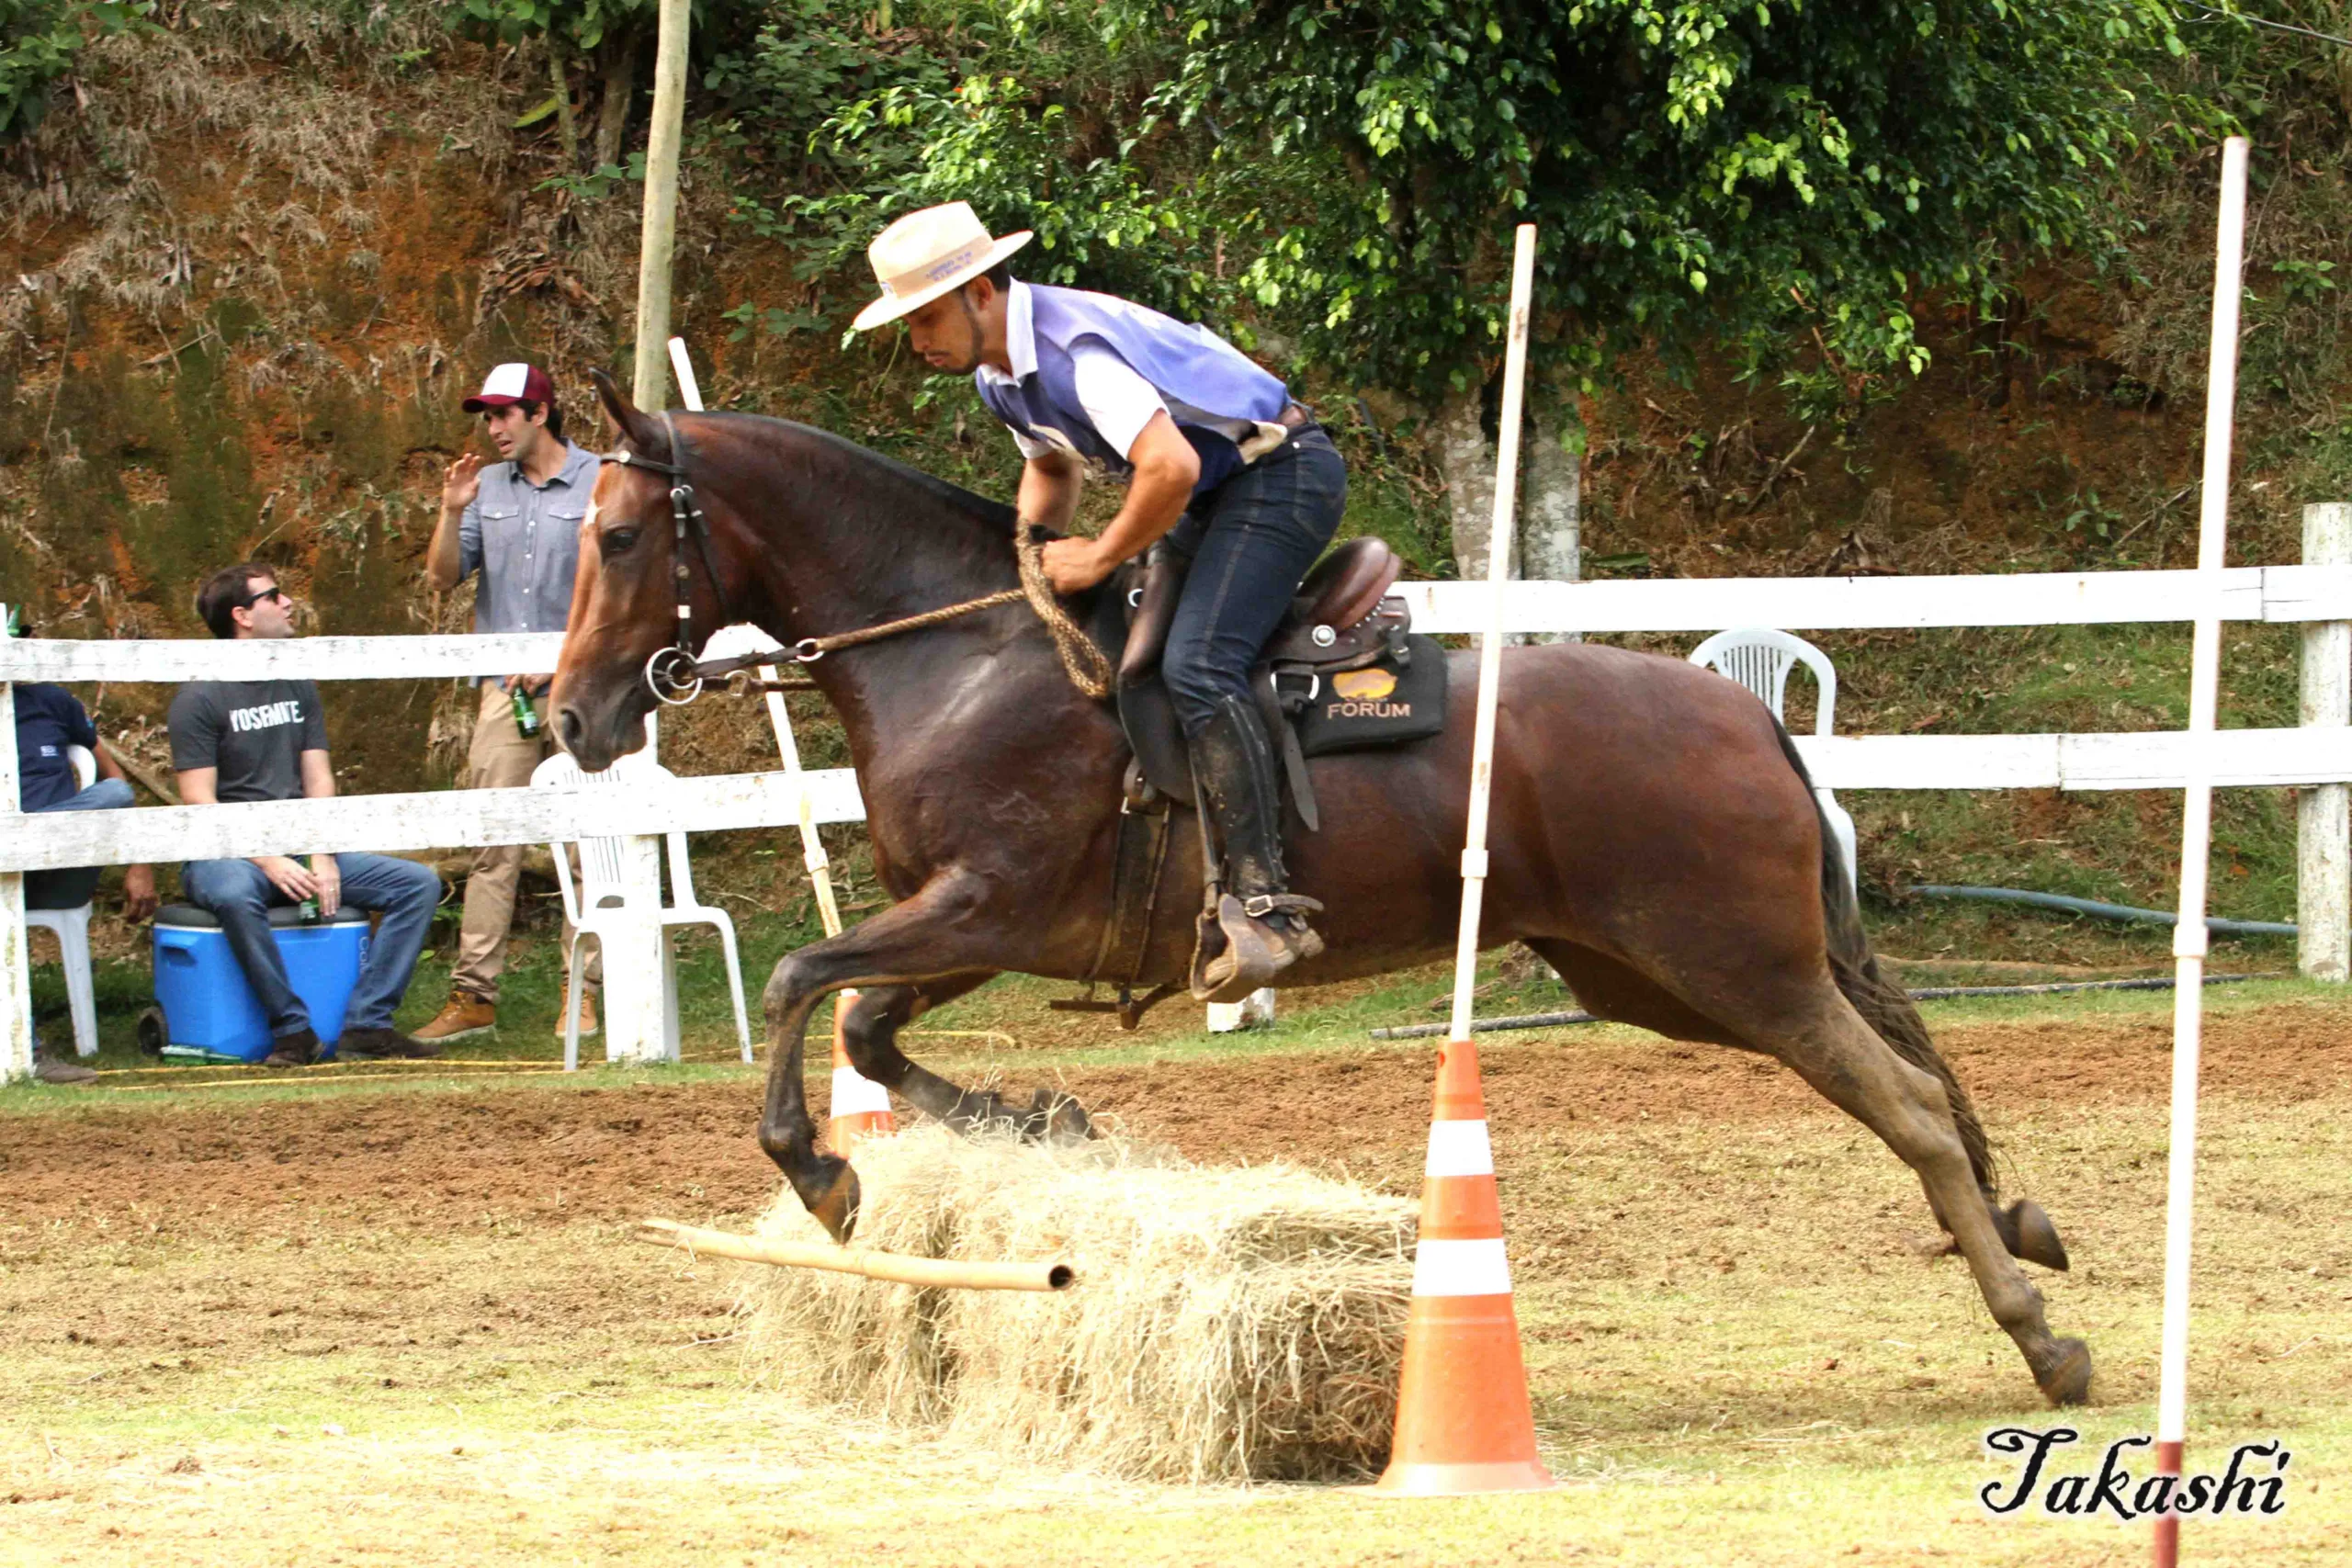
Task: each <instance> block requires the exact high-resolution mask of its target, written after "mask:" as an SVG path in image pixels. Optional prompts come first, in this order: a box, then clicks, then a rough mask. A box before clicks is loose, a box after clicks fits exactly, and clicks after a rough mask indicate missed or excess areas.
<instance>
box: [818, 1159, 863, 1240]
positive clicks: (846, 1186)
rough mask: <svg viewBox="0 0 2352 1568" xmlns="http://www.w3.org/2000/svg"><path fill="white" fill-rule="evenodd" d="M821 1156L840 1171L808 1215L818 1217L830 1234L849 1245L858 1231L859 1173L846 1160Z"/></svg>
mask: <svg viewBox="0 0 2352 1568" xmlns="http://www.w3.org/2000/svg"><path fill="white" fill-rule="evenodd" d="M818 1157H819V1158H820V1159H822V1160H823V1161H824V1162H825V1163H826V1164H827V1165H831V1166H834V1167H837V1169H836V1170H835V1172H834V1175H833V1179H832V1182H831V1185H830V1186H828V1187H827V1188H826V1189H825V1190H824V1191H823V1192H822V1193H821V1194H820V1195H819V1197H818V1199H817V1201H815V1202H813V1203H811V1204H809V1213H812V1214H814V1215H816V1216H817V1223H818V1224H820V1225H822V1226H824V1227H825V1234H826V1235H830V1236H831V1237H832V1238H833V1239H834V1240H835V1241H837V1242H840V1243H842V1245H843V1246H847V1245H848V1244H849V1238H850V1235H851V1233H852V1232H854V1231H855V1230H856V1229H857V1204H858V1189H857V1172H856V1171H854V1170H853V1169H851V1168H850V1164H849V1161H847V1160H845V1159H837V1158H835V1157H834V1156H831V1155H820V1156H818Z"/></svg>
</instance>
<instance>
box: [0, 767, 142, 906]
mask: <svg viewBox="0 0 2352 1568" xmlns="http://www.w3.org/2000/svg"><path fill="white" fill-rule="evenodd" d="M129 809H130V785H129V784H125V783H123V782H122V781H121V780H120V779H100V780H99V781H98V782H97V783H96V784H92V785H91V786H90V787H89V788H87V789H85V790H84V791H82V793H81V794H79V795H67V796H66V797H65V798H64V799H63V800H53V801H51V802H50V803H49V804H48V805H47V806H43V807H38V808H37V812H36V814H37V813H38V812H39V811H127V810H129ZM97 891H98V868H97V867H96V866H94V865H85V866H76V867H74V868H73V869H72V870H70V871H28V872H27V873H25V908H28V909H78V908H81V907H82V906H83V905H85V904H86V903H88V902H89V901H90V900H91V898H93V897H96V894H97Z"/></svg>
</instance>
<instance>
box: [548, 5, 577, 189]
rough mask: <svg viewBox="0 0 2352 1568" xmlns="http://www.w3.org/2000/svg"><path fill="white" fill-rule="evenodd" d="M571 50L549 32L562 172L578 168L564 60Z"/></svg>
mask: <svg viewBox="0 0 2352 1568" xmlns="http://www.w3.org/2000/svg"><path fill="white" fill-rule="evenodd" d="M570 56H571V51H569V50H567V49H565V48H564V47H563V39H562V38H561V37H560V35H558V34H557V33H554V32H552V31H550V32H549V33H548V80H549V81H550V82H551V83H553V85H554V86H555V123H556V130H557V131H558V132H559V133H560V135H561V137H562V139H563V172H564V173H565V174H567V175H576V174H578V173H579V172H580V127H579V125H578V124H577V123H576V122H575V121H574V120H573V119H572V118H571V71H570V70H569V69H567V67H566V65H565V62H566V61H567V60H568V59H569V58H570Z"/></svg>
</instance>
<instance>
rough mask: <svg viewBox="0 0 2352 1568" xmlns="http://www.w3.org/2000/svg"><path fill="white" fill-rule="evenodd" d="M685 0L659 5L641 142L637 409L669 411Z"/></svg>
mask: <svg viewBox="0 0 2352 1568" xmlns="http://www.w3.org/2000/svg"><path fill="white" fill-rule="evenodd" d="M691 16H692V4H691V0H662V19H661V40H660V42H659V43H658V44H657V45H656V47H655V49H654V53H653V126H652V130H650V133H649V134H648V135H647V137H646V142H645V228H644V233H643V236H642V238H641V239H640V240H639V246H638V259H637V376H636V382H635V385H634V387H633V388H632V389H631V393H630V395H631V396H632V397H634V398H635V399H636V400H637V406H638V407H639V408H641V409H648V410H654V409H665V408H668V407H669V406H670V399H669V396H668V392H667V387H668V371H667V368H666V365H665V355H666V354H667V350H666V348H665V346H664V345H665V344H668V342H669V340H670V257H671V254H672V252H673V251H674V250H675V249H676V246H677V239H678V145H679V143H680V142H681V141H684V137H685V123H686V28H687V24H688V21H689V18H690V17H691Z"/></svg>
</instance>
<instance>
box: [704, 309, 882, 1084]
mask: <svg viewBox="0 0 2352 1568" xmlns="http://www.w3.org/2000/svg"><path fill="white" fill-rule="evenodd" d="M670 368H671V369H672V370H673V371H674V372H676V374H677V378H678V396H679V399H680V400H682V401H684V404H685V405H686V407H688V408H690V409H692V410H694V411H695V412H697V413H699V412H702V384H701V383H700V382H698V381H696V380H695V362H694V356H693V355H690V354H688V353H687V352H686V340H685V339H684V338H682V337H673V338H672V339H671V340H670ZM759 676H760V679H761V680H763V681H766V682H775V679H776V668H775V665H773V664H763V665H761V666H760V667H759ZM766 695H767V703H768V728H771V729H773V730H775V749H776V750H777V752H778V753H779V754H780V755H782V757H783V758H784V776H785V777H786V778H788V779H790V780H791V781H792V787H793V791H794V795H795V796H796V798H797V800H798V801H799V803H800V863H801V864H802V865H804V866H807V867H808V868H809V892H810V893H812V894H813V895H814V896H815V897H816V899H817V919H819V920H820V921H821V922H822V923H823V925H824V928H825V934H826V935H827V936H839V935H841V934H842V909H841V904H840V903H839V901H838V900H836V899H835V898H834V897H833V863H832V861H831V857H829V856H828V855H827V854H826V853H825V840H824V839H823V838H822V837H821V836H820V835H819V833H818V831H817V810H816V807H814V806H812V805H811V804H810V803H809V784H808V780H807V778H806V777H805V776H803V774H802V773H801V771H800V746H799V743H798V741H797V740H796V739H794V738H793V734H792V713H791V710H789V709H788V708H786V706H785V705H784V694H783V693H782V692H769V693H768V694H766ZM856 999H857V993H856V992H855V991H843V992H842V993H841V994H840V995H839V996H837V997H835V998H833V1016H834V1019H835V1022H836V1030H835V1032H836V1033H838V1032H839V1029H838V1023H839V1020H840V1017H841V1014H842V1010H844V1009H846V1008H847V1007H848V1006H849V1005H850V1004H851V1003H852V1002H854V1001H855V1000H856ZM835 1070H836V1072H839V1071H841V1070H843V1069H842V1067H840V1066H836V1069H835ZM847 1070H848V1071H849V1072H850V1073H851V1075H852V1076H853V1077H854V1076H855V1069H854V1068H849V1069H847ZM860 1081H868V1080H860ZM875 1087H876V1089H880V1086H879V1085H876V1086H875ZM885 1103H887V1100H886V1101H885Z"/></svg>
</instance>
